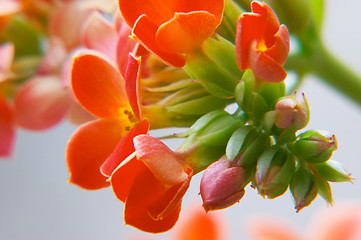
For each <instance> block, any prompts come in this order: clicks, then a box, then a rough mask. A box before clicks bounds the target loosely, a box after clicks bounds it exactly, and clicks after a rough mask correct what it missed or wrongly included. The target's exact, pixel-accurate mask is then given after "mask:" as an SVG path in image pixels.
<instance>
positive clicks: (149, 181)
mask: <svg viewBox="0 0 361 240" xmlns="http://www.w3.org/2000/svg"><path fill="white" fill-rule="evenodd" d="M165 191H166V189H165V187H164V185H163V184H162V183H160V182H159V181H158V180H157V179H156V178H155V177H154V175H153V173H152V172H150V171H149V169H144V170H143V171H142V172H141V173H139V174H138V176H137V177H136V178H135V180H134V183H133V185H132V188H131V189H130V192H129V195H128V197H127V200H126V202H125V210H124V221H125V223H126V224H129V225H131V226H133V227H136V228H138V229H140V230H142V231H146V232H151V233H159V232H165V231H168V230H169V229H171V228H172V227H173V226H174V224H175V223H176V222H177V220H178V217H179V212H180V208H181V204H180V203H179V204H178V205H177V206H175V207H174V210H173V211H172V212H171V213H170V214H169V215H167V216H166V217H165V218H163V219H160V220H154V219H153V218H152V217H151V216H150V215H149V213H148V206H149V205H151V204H152V203H154V202H155V201H157V200H158V199H159V198H161V197H162V196H163V194H164V193H165Z"/></svg>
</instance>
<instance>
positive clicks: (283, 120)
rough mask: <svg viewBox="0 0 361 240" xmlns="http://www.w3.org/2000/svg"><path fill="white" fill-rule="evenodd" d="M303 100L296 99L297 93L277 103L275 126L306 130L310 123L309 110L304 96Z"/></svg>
mask: <svg viewBox="0 0 361 240" xmlns="http://www.w3.org/2000/svg"><path fill="white" fill-rule="evenodd" d="M302 96H303V100H298V99H297V98H296V92H295V93H293V94H292V95H290V96H288V97H284V98H282V99H281V100H279V101H278V102H277V103H276V110H275V112H276V113H275V121H274V124H275V125H276V126H277V127H278V128H282V129H285V128H292V129H295V130H298V129H301V128H304V127H305V126H306V125H307V123H308V121H309V109H308V105H307V100H306V98H305V96H304V95H302Z"/></svg>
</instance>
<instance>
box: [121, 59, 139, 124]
mask: <svg viewBox="0 0 361 240" xmlns="http://www.w3.org/2000/svg"><path fill="white" fill-rule="evenodd" d="M140 61H141V60H140V58H135V57H134V56H133V55H132V54H129V60H128V65H127V70H126V72H125V76H124V80H125V88H126V91H127V95H128V98H129V103H130V106H131V107H132V110H133V112H134V114H135V116H136V117H137V118H138V119H141V108H140V105H141V103H142V102H141V96H140V90H139V85H140V80H141V76H140V74H141V72H140Z"/></svg>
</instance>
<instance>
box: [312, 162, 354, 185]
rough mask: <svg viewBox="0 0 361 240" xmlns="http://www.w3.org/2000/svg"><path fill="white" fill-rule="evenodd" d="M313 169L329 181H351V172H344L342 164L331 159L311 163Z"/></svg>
mask: <svg viewBox="0 0 361 240" xmlns="http://www.w3.org/2000/svg"><path fill="white" fill-rule="evenodd" d="M312 167H313V169H314V170H315V171H316V172H317V173H318V174H319V175H320V176H321V177H323V178H324V179H326V180H327V181H330V182H351V180H352V178H351V174H350V173H347V172H346V169H345V168H344V166H343V165H342V164H341V163H339V162H337V161H333V160H328V161H326V162H323V163H317V164H312Z"/></svg>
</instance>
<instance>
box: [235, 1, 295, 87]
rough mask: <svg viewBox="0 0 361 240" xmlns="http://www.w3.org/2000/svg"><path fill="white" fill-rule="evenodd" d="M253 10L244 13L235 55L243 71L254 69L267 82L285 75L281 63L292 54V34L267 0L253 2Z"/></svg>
mask: <svg viewBox="0 0 361 240" xmlns="http://www.w3.org/2000/svg"><path fill="white" fill-rule="evenodd" d="M251 9H252V13H243V14H242V15H241V16H240V17H239V19H238V24H237V32H236V55H237V62H238V66H239V68H240V69H241V70H245V69H249V68H250V69H252V71H253V73H254V74H255V75H256V76H257V77H258V78H259V79H261V80H263V81H266V82H280V81H282V80H284V79H285V78H286V75H287V74H286V71H285V70H284V69H283V67H282V65H283V64H284V63H285V62H286V59H287V56H288V53H289V34H288V30H287V28H286V26H285V25H280V23H279V21H278V18H277V16H276V14H275V13H274V12H273V10H272V9H271V8H270V7H269V6H268V5H267V4H265V3H264V2H262V3H259V2H256V1H254V2H252V3H251Z"/></svg>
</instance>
